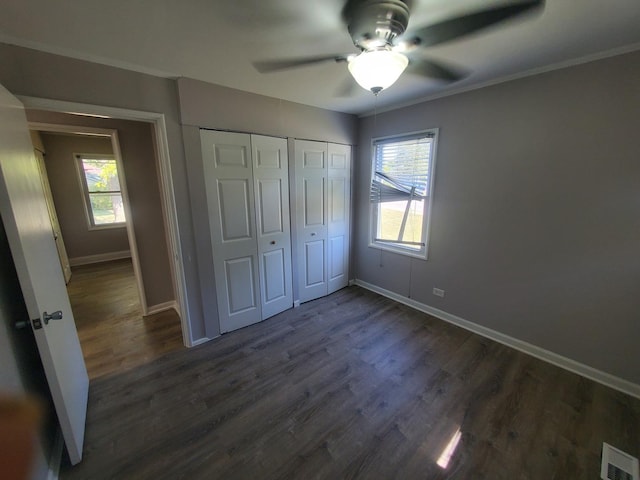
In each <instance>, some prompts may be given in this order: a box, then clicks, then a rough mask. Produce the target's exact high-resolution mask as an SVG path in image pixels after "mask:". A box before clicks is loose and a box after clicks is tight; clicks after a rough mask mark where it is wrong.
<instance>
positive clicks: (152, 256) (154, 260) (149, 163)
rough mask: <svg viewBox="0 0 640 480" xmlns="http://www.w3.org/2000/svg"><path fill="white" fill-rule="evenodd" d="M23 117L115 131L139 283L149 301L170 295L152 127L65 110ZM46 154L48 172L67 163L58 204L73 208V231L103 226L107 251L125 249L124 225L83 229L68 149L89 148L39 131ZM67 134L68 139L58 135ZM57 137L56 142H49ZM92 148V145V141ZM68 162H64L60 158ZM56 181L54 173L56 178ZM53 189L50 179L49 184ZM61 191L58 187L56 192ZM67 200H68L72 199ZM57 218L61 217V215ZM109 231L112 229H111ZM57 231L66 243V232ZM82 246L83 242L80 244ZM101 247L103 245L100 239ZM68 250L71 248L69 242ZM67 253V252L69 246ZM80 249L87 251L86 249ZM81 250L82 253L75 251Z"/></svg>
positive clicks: (86, 235) (108, 148) (85, 233)
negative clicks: (108, 242) (53, 161)
mask: <svg viewBox="0 0 640 480" xmlns="http://www.w3.org/2000/svg"><path fill="white" fill-rule="evenodd" d="M27 119H28V120H29V121H33V122H40V123H52V124H60V125H73V126H80V127H92V128H103V129H110V130H117V131H118V141H119V144H120V154H121V155H122V165H123V167H124V174H125V180H126V183H127V192H128V193H129V206H130V208H131V216H132V221H133V230H134V233H135V237H136V243H137V248H138V259H139V261H140V270H141V272H142V280H143V283H144V290H145V296H146V299H147V304H148V306H149V307H153V306H154V305H160V304H162V303H165V302H169V301H173V300H174V299H175V298H174V292H173V283H172V280H171V266H170V263H169V262H170V259H169V251H168V247H167V233H166V230H165V225H164V217H163V213H162V198H161V196H160V186H159V177H158V170H157V161H156V155H155V146H154V144H155V143H154V142H155V141H154V139H153V135H152V130H153V129H152V128H151V125H150V124H149V123H145V122H132V121H127V120H114V119H105V118H93V117H79V116H77V115H66V114H62V113H55V112H44V111H36V110H29V111H27ZM42 137H43V140H44V144H45V147H46V148H47V155H46V157H45V159H46V160H45V161H46V164H47V173H48V175H49V178H50V179H51V178H52V174H55V167H60V168H62V166H63V163H64V166H66V167H67V171H65V172H61V173H60V175H59V176H60V177H62V178H60V182H64V187H65V191H64V198H65V203H64V205H65V206H67V207H69V208H74V210H73V213H74V220H75V222H76V225H75V227H76V231H80V233H81V234H82V237H83V238H82V240H83V241H84V240H87V239H88V238H89V237H90V236H91V235H92V234H94V233H103V232H109V233H107V234H106V235H105V237H106V236H108V238H109V240H111V241H112V242H113V247H112V250H111V251H122V250H128V249H129V241H128V239H127V232H126V229H108V230H102V231H100V230H91V231H89V230H88V229H87V222H86V219H85V213H84V209H83V208H84V207H83V206H82V203H81V202H82V201H83V200H82V197H81V195H82V192H81V190H80V186H79V182H78V175H77V173H76V171H75V170H73V169H74V168H76V167H75V165H73V162H74V159H73V157H72V155H73V152H76V153H95V152H87V151H85V150H78V148H80V147H83V146H84V145H83V140H82V137H77V136H75V137H71V136H68V135H67V136H63V135H42ZM64 139H69V140H64ZM76 139H77V140H78V143H77V144H76V145H74V143H73V141H74V140H76ZM55 142H57V143H55ZM106 143H107V145H104V148H105V150H106V151H108V152H111V151H112V148H111V140H106ZM51 146H54V147H56V152H59V154H56V155H55V157H56V158H57V157H60V158H59V161H58V162H56V165H55V167H54V168H53V169H51V170H50V169H49V165H50V163H49V162H50V160H51V158H50V157H52V156H54V155H50V154H49V149H50V147H51ZM96 148H97V147H96ZM69 161H70V162H71V165H70V166H69V164H68V163H66V162H69ZM56 182H58V179H57V178H56ZM51 188H52V190H53V188H54V187H53V183H52V185H51ZM59 193H62V192H59ZM53 197H54V201H55V203H56V209H57V208H58V198H60V195H57V194H56V191H54V192H53ZM72 204H73V205H72ZM61 224H62V220H61ZM111 232H113V233H111ZM63 236H64V241H65V244H66V243H67V233H66V231H64V225H63ZM84 248H88V247H87V246H84ZM103 248H105V251H107V250H106V248H108V246H107V245H103ZM67 249H68V250H71V249H70V248H69V247H68V248H67ZM68 253H69V257H73V256H75V255H71V252H70V251H69V252H68ZM85 255H89V253H86V254H85ZM80 256H82V255H80Z"/></svg>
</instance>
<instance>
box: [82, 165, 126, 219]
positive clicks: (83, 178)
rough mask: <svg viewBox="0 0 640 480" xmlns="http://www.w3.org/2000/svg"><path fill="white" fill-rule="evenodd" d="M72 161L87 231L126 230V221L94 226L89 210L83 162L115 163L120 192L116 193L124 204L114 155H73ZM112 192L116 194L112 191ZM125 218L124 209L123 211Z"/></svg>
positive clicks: (118, 167) (118, 170) (119, 174)
mask: <svg viewBox="0 0 640 480" xmlns="http://www.w3.org/2000/svg"><path fill="white" fill-rule="evenodd" d="M73 156H74V160H75V163H76V171H77V172H78V180H79V181H80V190H81V193H82V197H83V202H82V204H83V206H84V213H85V218H86V220H87V227H88V229H89V230H108V229H112V228H126V226H127V221H126V219H125V221H124V222H113V223H104V224H96V223H95V218H94V217H93V209H92V208H91V193H92V192H89V186H88V185H87V177H86V175H85V171H84V164H83V162H82V161H83V160H113V161H114V162H115V163H116V170H117V172H118V183H119V184H120V190H117V192H119V193H120V196H121V197H122V202H123V204H124V201H125V199H124V193H123V188H122V186H123V181H122V172H121V171H120V170H121V169H120V165H119V162H118V159H117V158H116V156H115V155H111V154H102V153H74V154H73ZM113 192H116V190H114V191H113ZM125 216H126V209H125Z"/></svg>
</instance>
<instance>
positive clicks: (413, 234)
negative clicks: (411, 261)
mask: <svg viewBox="0 0 640 480" xmlns="http://www.w3.org/2000/svg"><path fill="white" fill-rule="evenodd" d="M437 135H438V130H437V129H432V130H428V131H426V132H419V133H415V134H408V135H402V136H395V137H386V138H378V139H374V140H373V160H372V169H371V170H372V175H371V177H372V178H371V197H370V198H371V243H370V246H372V247H376V248H381V249H384V250H391V251H394V252H397V253H402V254H405V255H410V256H414V257H419V258H424V259H426V258H427V240H428V230H429V214H430V211H431V208H430V207H431V197H430V196H431V188H432V184H433V171H434V164H435V146H436V140H437Z"/></svg>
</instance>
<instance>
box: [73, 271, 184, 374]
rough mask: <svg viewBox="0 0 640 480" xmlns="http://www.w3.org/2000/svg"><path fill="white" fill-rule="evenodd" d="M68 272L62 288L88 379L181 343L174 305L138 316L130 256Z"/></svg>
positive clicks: (140, 362)
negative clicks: (160, 310) (67, 280)
mask: <svg viewBox="0 0 640 480" xmlns="http://www.w3.org/2000/svg"><path fill="white" fill-rule="evenodd" d="M72 272H73V273H72V277H71V281H70V282H69V284H68V285H67V290H68V292H69V299H70V300H71V307H72V309H73V315H74V318H75V322H76V328H77V330H78V336H79V338H80V344H81V346H82V352H83V355H84V360H85V363H86V365H87V372H88V374H89V379H91V380H93V379H95V378H98V377H102V376H105V375H110V374H115V373H122V372H124V371H126V370H129V369H131V368H134V367H137V366H140V365H143V364H146V363H149V362H151V361H153V360H155V359H156V358H158V357H160V356H162V355H164V354H165V353H168V352H173V351H176V350H181V349H183V348H185V347H184V345H183V343H182V331H181V326H180V318H179V317H178V315H177V313H176V312H175V311H174V310H168V311H165V312H160V313H157V314H155V315H150V316H147V317H143V316H142V310H141V308H140V302H139V299H138V292H137V288H136V282H135V276H134V273H133V267H132V264H131V260H130V259H123V260H115V261H111V262H104V263H97V264H91V265H83V266H77V267H73V269H72Z"/></svg>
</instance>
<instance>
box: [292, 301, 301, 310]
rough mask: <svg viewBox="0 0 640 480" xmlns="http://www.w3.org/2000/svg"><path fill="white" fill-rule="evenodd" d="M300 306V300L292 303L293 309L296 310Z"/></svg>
mask: <svg viewBox="0 0 640 480" xmlns="http://www.w3.org/2000/svg"><path fill="white" fill-rule="evenodd" d="M299 306H300V300H294V301H293V308H298V307H299Z"/></svg>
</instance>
